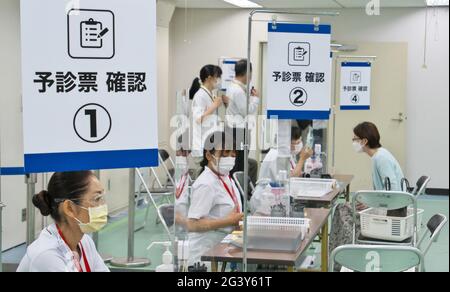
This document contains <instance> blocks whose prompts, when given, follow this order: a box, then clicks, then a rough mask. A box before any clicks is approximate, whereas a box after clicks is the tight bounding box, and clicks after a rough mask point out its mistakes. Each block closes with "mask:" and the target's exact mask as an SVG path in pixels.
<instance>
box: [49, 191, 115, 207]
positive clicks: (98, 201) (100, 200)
mask: <svg viewBox="0 0 450 292" xmlns="http://www.w3.org/2000/svg"><path fill="white" fill-rule="evenodd" d="M65 201H71V202H73V203H75V204H77V203H80V202H83V201H86V202H88V203H89V206H91V207H98V206H101V205H104V204H106V197H105V195H104V194H101V195H100V194H99V195H97V196H95V197H94V198H93V199H90V200H85V199H73V200H67V199H57V200H55V202H56V203H64V202H65ZM77 205H78V204H77Z"/></svg>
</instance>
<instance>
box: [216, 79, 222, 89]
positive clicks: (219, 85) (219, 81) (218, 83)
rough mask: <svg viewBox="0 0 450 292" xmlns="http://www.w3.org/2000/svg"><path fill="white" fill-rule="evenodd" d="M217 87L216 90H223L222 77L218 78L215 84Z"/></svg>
mask: <svg viewBox="0 0 450 292" xmlns="http://www.w3.org/2000/svg"><path fill="white" fill-rule="evenodd" d="M215 89H216V90H221V89H222V80H221V79H217V81H216V85H215Z"/></svg>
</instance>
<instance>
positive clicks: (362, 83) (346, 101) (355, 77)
mask: <svg viewBox="0 0 450 292" xmlns="http://www.w3.org/2000/svg"><path fill="white" fill-rule="evenodd" d="M371 75H372V64H371V63H368V62H344V63H342V64H341V110H370V93H371Z"/></svg>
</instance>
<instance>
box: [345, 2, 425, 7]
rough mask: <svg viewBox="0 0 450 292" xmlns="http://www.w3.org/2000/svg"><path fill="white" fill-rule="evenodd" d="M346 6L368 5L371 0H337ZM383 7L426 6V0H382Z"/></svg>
mask: <svg viewBox="0 0 450 292" xmlns="http://www.w3.org/2000/svg"><path fill="white" fill-rule="evenodd" d="M337 2H339V3H340V4H342V5H343V6H344V7H346V8H359V7H366V5H367V4H368V3H369V0H337ZM380 3H381V8H383V7H384V8H394V7H425V0H380Z"/></svg>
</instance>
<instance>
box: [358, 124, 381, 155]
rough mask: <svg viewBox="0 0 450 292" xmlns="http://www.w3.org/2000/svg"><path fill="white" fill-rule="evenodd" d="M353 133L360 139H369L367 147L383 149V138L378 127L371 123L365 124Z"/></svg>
mask: <svg viewBox="0 0 450 292" xmlns="http://www.w3.org/2000/svg"><path fill="white" fill-rule="evenodd" d="M353 133H354V134H355V136H357V137H358V138H360V139H367V141H368V142H367V146H368V147H369V148H371V149H377V148H381V147H382V146H381V143H380V140H381V136H380V132H379V131H378V128H377V126H376V125H375V124H374V123H371V122H364V123H361V124H359V125H357V126H356V127H355V128H354V129H353Z"/></svg>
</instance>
